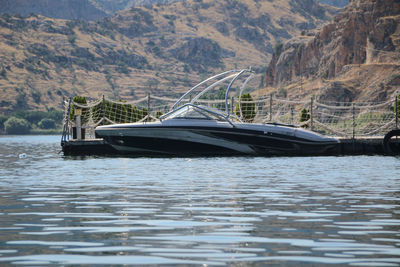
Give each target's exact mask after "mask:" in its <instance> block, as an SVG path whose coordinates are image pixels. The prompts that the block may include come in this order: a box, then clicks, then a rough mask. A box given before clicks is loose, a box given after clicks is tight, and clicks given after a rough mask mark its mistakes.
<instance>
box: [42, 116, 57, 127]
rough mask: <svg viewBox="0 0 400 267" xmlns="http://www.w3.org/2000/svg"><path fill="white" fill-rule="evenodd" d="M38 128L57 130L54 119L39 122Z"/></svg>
mask: <svg viewBox="0 0 400 267" xmlns="http://www.w3.org/2000/svg"><path fill="white" fill-rule="evenodd" d="M38 126H39V128H40V129H55V128H56V122H55V121H54V120H52V119H48V118H45V119H42V120H41V121H39V123H38Z"/></svg>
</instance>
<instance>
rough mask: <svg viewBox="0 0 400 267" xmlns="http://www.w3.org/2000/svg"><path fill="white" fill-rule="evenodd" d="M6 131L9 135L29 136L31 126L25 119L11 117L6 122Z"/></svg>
mask: <svg viewBox="0 0 400 267" xmlns="http://www.w3.org/2000/svg"><path fill="white" fill-rule="evenodd" d="M4 130H5V132H6V133H8V134H28V133H29V132H30V130H31V125H30V124H29V122H28V121H27V120H25V119H22V118H17V117H10V118H8V119H7V120H6V121H5V122H4Z"/></svg>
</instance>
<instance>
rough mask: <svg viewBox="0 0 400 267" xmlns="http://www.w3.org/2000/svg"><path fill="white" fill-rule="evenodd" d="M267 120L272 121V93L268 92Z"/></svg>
mask: <svg viewBox="0 0 400 267" xmlns="http://www.w3.org/2000/svg"><path fill="white" fill-rule="evenodd" d="M269 121H270V122H271V121H272V93H270V94H269Z"/></svg>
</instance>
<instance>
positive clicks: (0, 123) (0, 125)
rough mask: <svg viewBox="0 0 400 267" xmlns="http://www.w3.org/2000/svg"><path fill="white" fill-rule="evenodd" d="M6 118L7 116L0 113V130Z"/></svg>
mask: <svg viewBox="0 0 400 267" xmlns="http://www.w3.org/2000/svg"><path fill="white" fill-rule="evenodd" d="M7 119H8V117H6V116H4V115H0V131H1V130H3V129H4V123H5V122H6V120H7Z"/></svg>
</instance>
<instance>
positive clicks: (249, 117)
mask: <svg viewBox="0 0 400 267" xmlns="http://www.w3.org/2000/svg"><path fill="white" fill-rule="evenodd" d="M177 100H178V99H173V98H168V97H158V96H153V95H151V96H150V95H149V96H147V97H144V98H141V99H138V100H135V101H114V100H109V99H100V100H95V101H90V102H88V103H86V104H81V103H76V102H73V101H68V102H65V104H66V109H65V112H66V116H65V122H64V125H67V128H68V129H64V131H67V132H68V133H72V132H73V128H74V127H76V126H77V125H76V123H77V121H76V117H77V114H81V115H80V123H81V127H82V128H83V129H85V130H84V135H85V136H84V138H86V139H88V138H94V129H95V128H96V127H97V126H99V125H108V124H117V123H130V122H147V121H155V120H156V119H157V118H159V117H160V116H161V115H163V114H165V113H167V112H168V111H170V110H171V109H172V107H173V105H174V103H176V102H177ZM190 101H191V100H190V99H189V100H187V101H186V103H188V102H190ZM195 103H196V104H200V105H204V106H208V107H212V108H215V109H219V110H224V111H225V109H226V103H225V100H224V99H211V98H209V97H207V98H206V97H203V98H199V99H196V101H195ZM227 104H228V109H229V112H230V113H231V114H234V115H236V116H238V117H239V118H241V120H242V121H243V122H252V123H280V124H290V125H296V126H301V127H304V128H307V129H311V130H313V131H316V132H319V133H322V134H325V135H333V136H340V137H361V136H373V135H384V134H386V133H387V132H388V131H389V130H391V129H393V128H395V127H396V125H395V124H396V118H395V117H396V115H395V101H394V100H390V101H386V102H381V103H348V102H318V101H317V100H313V99H310V100H308V101H302V100H299V101H295V100H288V99H281V98H278V97H275V96H271V95H267V96H259V97H257V98H253V97H251V96H250V97H241V99H240V102H239V98H238V97H230V98H229V100H228V101H227ZM78 110H80V111H78Z"/></svg>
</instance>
